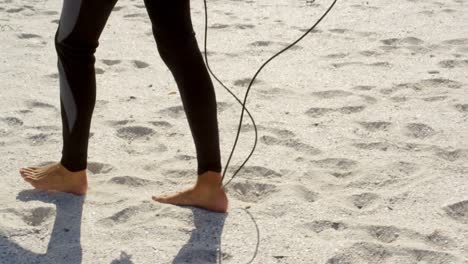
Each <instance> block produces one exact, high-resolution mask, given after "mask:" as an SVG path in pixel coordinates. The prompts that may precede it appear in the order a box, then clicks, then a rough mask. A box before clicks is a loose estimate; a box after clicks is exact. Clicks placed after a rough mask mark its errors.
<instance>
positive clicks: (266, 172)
mask: <svg viewBox="0 0 468 264" xmlns="http://www.w3.org/2000/svg"><path fill="white" fill-rule="evenodd" d="M242 170H243V174H244V175H247V176H246V177H247V178H249V179H250V178H262V179H271V178H280V177H281V176H282V175H281V174H280V173H278V172H276V171H274V170H272V169H269V168H266V167H262V166H244V167H243V168H242Z"/></svg>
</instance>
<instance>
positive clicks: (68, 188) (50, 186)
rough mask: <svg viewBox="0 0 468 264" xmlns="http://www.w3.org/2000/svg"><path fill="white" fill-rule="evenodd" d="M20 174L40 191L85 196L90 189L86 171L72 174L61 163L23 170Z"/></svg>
mask: <svg viewBox="0 0 468 264" xmlns="http://www.w3.org/2000/svg"><path fill="white" fill-rule="evenodd" d="M19 172H20V174H21V176H22V177H23V179H24V180H25V181H27V182H29V183H30V184H31V185H32V186H33V187H34V188H36V189H39V190H44V191H59V192H67V193H73V194H76V195H83V194H85V193H86V190H87V188H88V182H87V177H86V170H81V171H76V172H72V171H69V170H68V169H67V168H65V167H64V166H63V165H62V164H60V163H59V162H56V163H51V164H48V165H45V166H41V167H26V168H21V169H20V170H19Z"/></svg>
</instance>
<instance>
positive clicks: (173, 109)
mask: <svg viewBox="0 0 468 264" xmlns="http://www.w3.org/2000/svg"><path fill="white" fill-rule="evenodd" d="M158 112H159V113H160V114H162V115H164V116H169V117H172V118H174V119H180V118H183V117H185V111H184V107H183V106H182V105H176V106H170V107H167V108H164V109H161V110H159V111H158Z"/></svg>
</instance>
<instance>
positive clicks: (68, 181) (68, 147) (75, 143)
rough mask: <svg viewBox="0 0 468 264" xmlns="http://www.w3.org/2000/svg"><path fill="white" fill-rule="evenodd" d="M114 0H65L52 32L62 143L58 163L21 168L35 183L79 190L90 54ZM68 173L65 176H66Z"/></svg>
mask: <svg viewBox="0 0 468 264" xmlns="http://www.w3.org/2000/svg"><path fill="white" fill-rule="evenodd" d="M116 2H117V0H99V1H96V0H64V2H63V8H62V13H61V17H60V22H59V27H58V29H57V31H56V34H55V48H56V51H57V55H58V61H57V66H58V71H59V81H60V108H61V117H62V137H63V148H62V158H61V160H60V162H58V163H53V164H49V165H47V166H42V167H28V168H23V169H21V170H20V173H21V175H22V176H23V178H24V179H25V180H26V181H28V182H30V183H31V184H32V185H33V186H34V187H36V188H39V189H43V190H58V191H65V192H72V193H76V194H83V193H85V192H86V187H87V183H86V167H87V166H86V165H87V151H88V138H89V130H90V124H91V117H92V113H93V110H94V104H95V100H96V79H95V72H94V63H95V57H94V53H95V51H96V48H97V47H98V39H99V36H100V34H101V32H102V30H103V28H104V26H105V23H106V21H107V19H108V17H109V15H110V12H111V11H112V8H113V7H114V5H115V3H116ZM69 176H70V177H69Z"/></svg>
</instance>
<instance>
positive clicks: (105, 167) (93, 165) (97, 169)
mask: <svg viewBox="0 0 468 264" xmlns="http://www.w3.org/2000/svg"><path fill="white" fill-rule="evenodd" d="M114 169H115V168H114V166H112V165H110V164H106V163H101V162H93V161H88V166H87V170H89V171H90V172H91V173H92V174H105V173H109V172H110V171H112V170H114Z"/></svg>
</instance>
